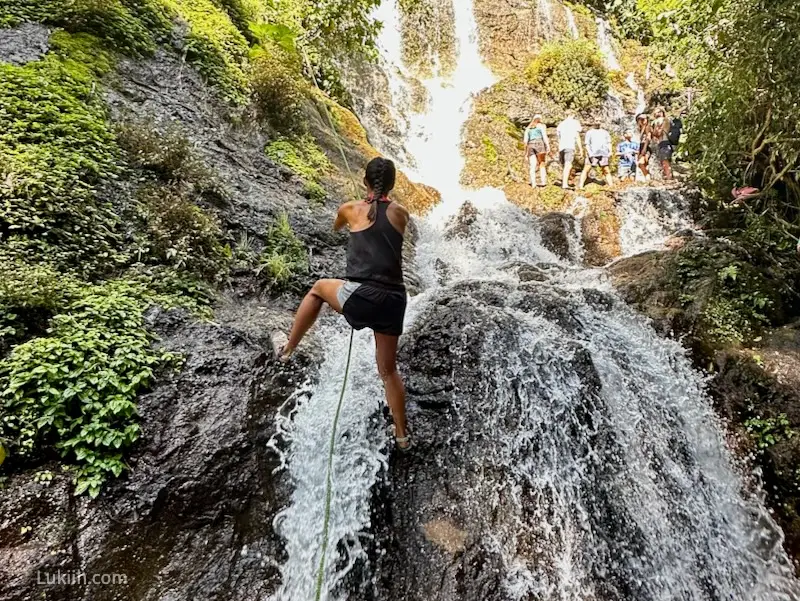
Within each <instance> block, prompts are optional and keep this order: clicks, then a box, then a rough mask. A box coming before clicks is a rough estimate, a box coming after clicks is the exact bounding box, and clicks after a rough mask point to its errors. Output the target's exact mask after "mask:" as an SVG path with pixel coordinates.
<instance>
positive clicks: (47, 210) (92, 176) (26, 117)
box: [0, 34, 119, 272]
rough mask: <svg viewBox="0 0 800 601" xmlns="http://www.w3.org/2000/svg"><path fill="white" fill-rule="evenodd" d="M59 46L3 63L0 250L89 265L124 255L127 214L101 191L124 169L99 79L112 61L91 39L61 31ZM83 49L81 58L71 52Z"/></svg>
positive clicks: (0, 91) (93, 266)
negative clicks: (120, 251) (120, 248)
mask: <svg viewBox="0 0 800 601" xmlns="http://www.w3.org/2000/svg"><path fill="white" fill-rule="evenodd" d="M56 41H57V43H58V48H59V51H57V52H54V53H50V54H48V55H47V56H46V57H45V58H44V59H43V60H41V61H36V62H32V63H29V64H27V65H25V66H22V67H15V66H11V65H5V64H4V65H0V107H1V108H0V155H2V156H3V158H4V160H3V161H2V163H0V182H2V183H0V247H4V248H5V249H6V252H9V251H10V252H12V253H15V254H17V255H18V256H37V257H39V258H47V259H48V260H49V261H51V262H53V263H54V264H56V265H59V266H61V265H63V266H67V267H71V268H74V269H78V270H81V271H83V272H94V271H97V270H99V269H101V268H108V267H109V266H110V265H113V264H114V262H115V261H116V260H117V256H116V253H115V248H116V247H117V245H118V242H119V239H118V236H117V232H116V230H117V225H118V223H117V222H118V220H117V216H116V215H115V214H114V212H113V210H112V208H111V206H110V205H109V204H108V203H106V202H103V201H102V200H100V199H99V198H98V195H97V188H98V186H99V185H100V183H101V182H102V181H103V180H105V179H109V178H113V177H114V176H115V175H116V174H117V172H118V148H117V146H116V144H115V142H114V136H113V134H112V132H111V131H110V130H109V127H108V125H107V124H106V121H105V117H106V107H105V102H104V100H103V98H102V95H101V93H100V92H99V90H97V88H96V85H95V79H94V77H95V74H96V71H97V70H98V69H102V68H104V67H105V66H106V65H108V64H109V61H110V59H109V58H108V56H107V55H106V54H105V53H104V52H103V51H102V49H101V48H100V47H99V46H97V45H94V44H93V42H92V39H91V38H90V37H88V36H70V35H69V34H60V35H59V36H58V38H56ZM70 45H72V47H73V48H79V49H80V50H81V53H79V54H78V55H77V58H78V59H81V58H82V57H83V56H84V55H85V54H88V53H89V52H90V51H93V52H94V54H95V58H94V60H93V61H92V62H89V63H88V64H83V63H81V62H78V60H75V59H73V58H67V57H66V56H64V55H62V54H61V53H62V52H64V53H66V48H67V47H68V46H70Z"/></svg>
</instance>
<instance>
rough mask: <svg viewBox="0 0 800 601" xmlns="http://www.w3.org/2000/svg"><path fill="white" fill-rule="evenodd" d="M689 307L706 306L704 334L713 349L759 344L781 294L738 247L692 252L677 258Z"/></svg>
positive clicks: (702, 321) (693, 249) (688, 250)
mask: <svg viewBox="0 0 800 601" xmlns="http://www.w3.org/2000/svg"><path fill="white" fill-rule="evenodd" d="M676 271H677V274H678V279H679V281H678V285H679V287H680V289H681V290H684V291H687V292H688V293H684V294H683V296H682V301H683V302H684V303H685V304H690V303H693V302H695V301H696V300H701V301H702V307H701V313H700V315H699V317H700V328H701V334H702V336H703V337H704V339H705V340H706V341H707V342H708V343H709V344H710V345H712V346H713V347H721V346H726V345H730V344H742V343H746V342H748V341H750V340H752V339H753V338H755V337H756V336H757V335H758V334H759V332H760V331H761V330H762V329H763V328H764V327H765V326H766V325H768V324H769V322H770V321H771V319H772V318H773V317H774V316H775V315H776V314H777V313H778V312H779V304H780V293H779V288H778V286H776V284H775V283H774V282H771V281H770V280H769V279H768V278H767V277H765V275H764V273H762V272H761V271H760V270H758V269H757V268H755V267H754V266H753V265H752V264H751V263H750V262H749V261H747V260H746V259H745V258H743V257H742V255H741V254H740V253H738V252H737V251H736V249H735V248H734V247H729V248H724V247H714V248H711V249H706V248H700V247H688V248H686V249H684V250H683V251H681V253H680V255H679V256H678V261H677V266H676Z"/></svg>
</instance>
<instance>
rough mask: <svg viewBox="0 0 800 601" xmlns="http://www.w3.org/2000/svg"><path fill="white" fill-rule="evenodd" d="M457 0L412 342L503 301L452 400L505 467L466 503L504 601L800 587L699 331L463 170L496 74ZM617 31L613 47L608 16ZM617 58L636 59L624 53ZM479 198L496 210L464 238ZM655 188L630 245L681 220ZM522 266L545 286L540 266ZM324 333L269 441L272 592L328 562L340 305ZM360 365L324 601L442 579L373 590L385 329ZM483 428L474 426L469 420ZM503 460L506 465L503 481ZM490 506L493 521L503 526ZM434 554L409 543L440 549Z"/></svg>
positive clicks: (735, 597) (393, 53)
mask: <svg viewBox="0 0 800 601" xmlns="http://www.w3.org/2000/svg"><path fill="white" fill-rule="evenodd" d="M396 2H397V0H384V1H383V4H382V6H381V9H380V10H381V14H383V15H386V16H387V17H390V13H391V12H392V11H396V10H397V6H396ZM454 14H455V20H456V23H455V25H456V33H457V38H458V42H459V57H458V65H457V67H456V69H455V70H454V72H453V73H452V74H451V75H450V76H448V77H446V78H433V79H430V80H428V81H424V82H423V84H424V86H425V88H426V89H427V91H428V93H429V96H430V101H429V103H428V106H427V110H426V112H425V113H424V114H421V115H415V116H412V117H411V118H410V119H409V126H408V129H407V132H406V134H405V136H406V139H405V140H404V142H405V147H406V148H407V149H408V151H409V153H410V154H411V155H413V158H414V164H415V165H416V167H413V166H411V167H410V168H409V169H408V174H409V176H410V177H411V178H412V179H414V180H417V181H422V182H424V183H426V184H429V185H433V186H435V187H436V188H438V189H439V190H440V192H441V193H442V199H443V200H442V203H441V204H440V205H439V206H438V207H437V208H436V209H435V210H434V211H433V212H432V213H431V214H430V215H429V216H427V217H426V218H425V219H422V220H420V222H419V230H420V235H419V241H418V243H417V266H418V269H419V275H420V279H421V281H422V284H423V292H422V293H421V294H419V295H418V296H416V297H414V298H413V299H411V302H410V304H409V311H408V314H407V316H406V322H407V323H406V325H407V328H408V329H410V330H411V331H410V332H409V334H408V336H410V337H413V336H414V327H415V325H416V326H419V325H420V324H424V323H425V320H426V319H429V318H431V317H430V316H431V315H432V314H435V311H437V310H445V311H448V310H449V311H453V309H451V308H449V307H448V305H447V303H445V304H442V303H441V302H440V301H441V300H442V298H446V299H449V298H459V299H461V301H462V302H465V303H474V304H472V305H469V306H471V307H474V308H475V310H476V311H480V312H484V313H486V314H487V315H489V316H490V319H488V321H486V323H485V324H481V326H480V327H482V328H484V330H485V342H484V343H482V346H481V348H480V349H477V350H476V349H475V348H474V345H470V344H469V341H468V340H466V338H465V342H464V344H465V345H467V347H466V349H462V348H460V347H459V348H454V349H453V353H456V356H458V353H461V352H467V350H472V351H474V352H476V353H477V357H479V361H480V364H479V366H478V367H477V369H471V370H470V371H469V372H464V373H463V374H462V375H464V377H465V378H466V377H472V378H478V379H479V380H480V389H481V390H482V391H485V393H482V394H480V395H479V396H478V397H476V398H473V397H469V399H467V397H466V396H464V395H460V394H458V393H457V392H455V391H454V392H453V393H452V399H451V402H452V403H453V414H454V416H455V418H454V420H455V421H453V422H451V423H452V427H453V428H454V430H453V432H452V433H450V434H448V436H450V437H451V444H453V445H463V446H460V447H459V448H458V449H457V451H458V452H457V453H456V455H463V456H464V457H468V458H469V462H471V463H470V466H477V468H475V467H471V468H470V469H472V471H471V472H470V473H471V474H484V473H485V474H487V475H486V476H485V477H483V476H482V477H480V478H474V477H470V478H467V477H464V478H463V479H462V480H460V482H464V483H469V484H468V486H470V487H471V488H470V489H469V490H468V491H466V492H467V493H468V494H467V495H466V496H467V497H468V498H469V501H468V502H466V503H465V507H462V508H460V513H461V514H463V515H464V516H468V515H476V516H479V517H478V518H477V519H476V520H475V524H476V525H475V527H476V528H485V530H482V531H480V532H474V533H473V534H474V535H475V536H476V538H478V539H480V540H481V544H482V545H484V546H485V547H487V548H489V549H490V550H491V552H492V553H494V554H496V556H497V557H498V558H499V559H498V563H496V564H493V566H496V571H497V572H498V574H496V578H497V581H498V582H500V583H501V585H500V589H498V590H493V591H492V592H493V596H492V599H501V598H502V599H508V601H522V600H528V599H558V600H561V601H582V600H587V599H614V601H645V600H647V601H676V600H678V599H681V600H683V599H686V600H691V601H712V600H718V601H722V600H725V601H728V600H731V601H798V599H800V596H799V594H798V591H799V590H800V588H798V583H797V581H796V580H795V579H794V577H793V574H792V570H791V567H790V565H789V562H788V559H787V558H786V556H785V554H784V552H783V549H782V547H781V544H780V542H781V536H782V535H781V533H780V530H779V529H778V528H777V526H776V525H775V524H774V523H773V522H772V520H771V519H770V517H769V515H768V513H767V512H766V510H765V509H764V507H763V505H762V504H761V503H760V501H759V499H758V498H757V497H756V496H754V495H750V494H747V493H745V492H743V491H744V486H743V483H742V481H741V479H740V477H739V476H738V475H737V472H736V470H735V469H734V467H733V465H732V461H731V458H730V456H729V454H728V451H727V449H726V447H725V444H724V440H723V436H722V430H721V426H720V425H719V423H718V421H717V420H716V418H715V417H714V413H713V409H712V407H711V403H710V400H709V399H708V398H707V397H706V395H705V393H704V390H703V386H704V381H703V378H702V377H701V376H700V375H699V374H697V373H696V372H694V371H693V370H692V368H691V364H690V362H689V360H688V359H687V357H686V356H685V353H684V351H683V349H682V348H681V347H680V345H679V344H678V343H677V342H674V341H669V340H664V339H661V338H659V337H658V336H656V334H655V333H654V331H653V329H652V328H651V327H650V326H649V324H648V323H647V322H646V320H645V319H643V318H641V317H639V316H637V315H635V314H634V313H633V311H632V310H630V309H629V308H628V307H626V306H624V304H623V303H622V302H621V301H620V300H619V299H617V298H616V297H615V296H614V294H613V291H612V290H611V289H610V288H609V284H608V283H607V282H606V280H605V278H604V276H603V274H602V273H600V272H598V271H595V270H586V269H583V268H582V267H581V266H580V265H579V264H577V263H573V262H571V261H570V260H565V259H559V258H558V257H556V256H555V255H554V254H553V253H552V252H550V251H549V250H547V249H546V248H544V246H543V244H542V239H541V236H540V233H539V222H538V220H537V219H536V218H535V217H533V216H532V215H531V214H529V213H527V212H526V211H524V210H522V209H520V208H518V207H516V206H514V205H511V204H510V203H509V202H508V201H507V200H506V199H505V196H504V195H503V193H502V192H501V191H499V190H494V189H483V190H478V191H475V190H465V189H463V188H462V186H461V185H460V183H459V181H460V175H461V170H462V169H463V167H464V158H463V156H462V154H461V151H460V144H461V136H462V128H463V125H464V123H465V122H466V119H467V118H468V116H469V111H470V110H471V107H472V98H473V96H474V95H475V94H476V93H478V92H480V91H481V90H482V89H484V88H485V87H486V86H489V85H491V84H492V83H493V82H494V78H493V77H492V74H491V72H490V71H489V70H488V69H487V68H486V66H485V65H484V64H483V61H482V59H481V56H480V53H479V50H478V43H477V27H476V22H475V18H474V15H473V2H472V0H454ZM385 22H386V23H387V25H386V27H385V28H384V30H383V33H382V34H381V40H380V44H379V46H380V49H381V53H382V60H383V61H384V65H385V66H386V68H387V76H388V77H389V78H390V79H394V81H393V82H392V84H391V85H392V89H393V90H400V89H402V85H403V83H402V72H403V65H402V61H401V54H400V45H399V43H398V41H397V36H398V32H397V30H396V29H394V27H395V25H393V24H392V23H394V22H396V21H394V22H393V21H391V19H390V18H386V19H385ZM602 31H604V32H605V34H604V35H605V36H606V37H605V38H604V39H605V40H606V42H607V43H606V48H607V49H608V50H610V41H609V38H608V32H607V27H604V28H603V30H602ZM598 37H599V38H601V37H602V36H601V35H600V32H598ZM610 59H613V60H614V62H616V59H615V58H614V57H613V51H611V52H609V54H608V55H607V60H609V61H610ZM617 66H618V65H617ZM466 200H470V201H471V203H472V205H473V206H474V207H475V208H476V209H477V211H474V210H473V211H474V212H475V214H476V217H475V218H474V219H470V220H468V223H465V224H464V225H463V231H460V230H459V233H457V234H454V233H453V232H454V229H453V227H454V226H453V223H458V219H457V218H458V217H459V216H461V215H462V214H463V212H464V210H465V208H464V207H465V201H466ZM640 201H641V202H644V201H643V200H642V199H641V198H640V199H638V200H637V199H632V200H631V201H630V202H631V204H630V211H628V212H627V213H626V216H627V219H626V224H625V226H624V228H623V229H625V228H626V227H627V228H628V229H627V230H626V231H627V232H628V233H627V234H624V236H627V238H626V240H627V242H626V245H627V247H628V248H634V247H636V246H637V245H639V246H640V247H643V246H645V245H647V244H649V243H650V242H653V240H652V238H656V239H657V238H660V237H662V236H663V235H664V230H665V229H669V227H671V225H670V224H669V223H666V224H665V225H664V226H663V227H662V228H661V229H655V230H653V229H648V227H646V225H647V224H646V223H643V221H647V220H648V219H650V220H652V221H656V222H659V223H661V221H659V220H662V221H663V219H664V218H663V216H655V217H648V214H647V211H646V210H643V209H642V208H641V206H640V205H637V204H636V203H637V202H640ZM637 206H638V207H639V208H637ZM577 208H579V207H577ZM471 210H472V209H471ZM665 211H666V212H667V213H670V211H672V209H670V208H669V207H667V208H665ZM642 214H643V215H644V217H641V218H640V217H639V215H642ZM454 218H455V221H454ZM637 220H638V221H637ZM459 227H461V226H459ZM570 246H572V243H570ZM579 255H580V253H579V252H574V253H572V256H573V257H575V258H578V259H579ZM521 266H522V267H521ZM523 267H524V269H527V271H528V272H529V273H533V274H534V275H535V276H536V278H535V281H533V282H531V281H529V278H523V276H522V275H521V273H522V271H521V270H522V269H523ZM471 291H472V292H471ZM483 292H485V293H486V294H487V295H488V296H490V297H491V298H492V299H494V300H491V301H490V302H488V301H486V300H485V298H486V297H485V296H482V295H481V294H482V293H483ZM472 294H475V295H476V296H475V298H473V297H472V296H471V295H472ZM481 299H483V300H481ZM487 302H488V304H487ZM442 307H444V309H442ZM543 307H544V308H546V310H543V309H542V308H543ZM437 308H438V309H437ZM476 327H477V326H476ZM317 334H318V336H317V338H318V340H319V341H322V342H321V346H322V351H323V352H324V358H323V360H322V363H321V366H320V373H319V374H318V376H317V377H316V378H314V379H313V380H310V381H308V382H306V383H304V384H303V385H302V386H300V387H299V388H298V390H297V392H296V393H295V395H294V397H293V398H291V399H289V401H287V403H286V405H285V407H284V408H283V410H282V411H281V412H280V416H279V418H278V424H277V425H278V434H276V436H275V438H274V439H273V440H272V441H271V443H270V444H271V446H272V447H273V448H275V449H276V451H277V452H278V453H279V454H280V457H281V469H283V470H285V471H286V473H287V474H288V476H289V478H290V480H291V482H292V484H293V487H294V492H293V494H292V497H291V500H290V503H289V505H288V506H287V507H286V508H284V509H283V511H281V512H280V514H279V515H278V517H276V520H275V527H276V531H277V532H278V533H279V534H280V536H281V537H282V538H283V539H284V540H285V543H286V557H285V560H284V562H283V564H282V565H281V566H280V570H281V575H282V583H281V587H280V589H279V590H278V591H277V592H276V593H275V595H274V596H273V597H272V599H273V601H311V600H312V599H313V591H314V587H315V577H316V568H317V566H318V564H319V560H320V556H319V553H320V542H321V538H322V521H323V508H324V500H325V480H326V465H327V457H326V453H325V449H326V448H327V444H328V441H329V438H330V435H331V423H332V419H333V413H334V411H335V407H336V403H337V401H338V396H339V391H340V386H341V382H342V377H343V374H344V367H345V362H346V356H347V343H348V337H349V332H348V330H347V328H346V325H345V324H344V323H343V322H342V320H334V319H333V318H326V319H324V320H323V323H322V324H321V325H320V326H318V331H317ZM452 342H453V346H454V347H458V346H459V342H458V341H455V340H454V341H452ZM353 360H354V364H353V367H352V370H351V381H350V382H349V386H348V391H347V393H346V397H345V402H344V405H343V413H342V416H341V423H340V430H339V433H338V438H337V447H336V453H335V456H334V460H333V483H334V486H333V497H332V505H331V507H332V511H331V519H330V545H329V547H328V553H327V556H326V558H325V574H324V590H323V597H322V598H323V599H325V600H326V601H357V600H358V599H379V600H381V601H383V599H385V600H386V601H388V600H389V598H392V599H395V598H396V599H400V598H409V599H410V598H414V599H417V598H425V596H424V594H423V593H424V592H425V591H426V590H427V587H429V586H433V585H434V583H429V582H425V583H419V587H421V588H422V589H423V592H419V591H418V592H416V593H409V596H408V597H406V596H405V593H404V592H403V593H398V594H396V595H394V596H391V597H382V596H380V595H378V594H377V593H376V592H375V591H376V590H377V587H379V586H383V584H382V583H383V581H382V579H381V575H380V574H376V573H375V571H376V570H378V569H380V568H379V567H378V566H376V565H373V564H372V563H371V561H372V560H371V557H372V556H371V555H370V546H371V545H373V544H375V542H376V541H375V540H374V539H375V538H376V537H378V536H380V535H379V533H378V531H377V530H373V529H372V528H373V524H372V519H373V518H372V515H371V512H370V509H371V502H372V495H373V491H374V490H375V488H376V485H377V484H378V483H379V482H380V481H381V479H382V478H383V477H384V476H385V474H386V473H387V464H388V458H389V452H390V446H389V445H390V444H391V443H389V440H388V438H387V436H386V434H385V432H384V428H383V418H382V416H381V413H380V410H379V405H380V403H382V399H383V391H382V388H381V385H380V383H379V380H378V378H377V375H376V370H375V366H374V346H373V344H372V341H371V336H370V334H369V333H367V332H361V333H357V334H356V336H355V343H354V348H353ZM458 373H459V374H461V373H462V372H458ZM454 377H455V375H454ZM455 384H456V386H455V390H456V391H457V390H458V382H456V383H455ZM445 394H446V393H445ZM464 394H465V395H466V393H464ZM467 425H470V427H472V428H473V431H472V434H471V436H468V434H467V433H466V432H462V431H460V430H459V428H460V427H467ZM476 428H477V429H479V430H480V431H477V432H476V431H475V429H476ZM467 438H469V439H470V440H471V441H473V442H471V443H469V444H468V443H466V442H465V439H467ZM476 444H482V445H488V446H484V447H476V446H474V445H476ZM412 453H413V451H412ZM422 463H423V462H418V464H420V467H418V468H417V469H424V467H421V464H422ZM484 468H485V471H484ZM491 474H495V476H494V478H495V479H493V478H492V476H491ZM496 474H502V475H503V478H504V480H503V481H502V482H501V484H500V485H498V480H497V479H496V478H497V476H496ZM408 502H409V503H413V499H409V500H408ZM498 509H500V510H498ZM489 514H491V515H493V516H494V517H493V518H492V519H484V517H483V516H487V515H489ZM410 519H413V514H412V518H410ZM488 524H491V527H490V526H488ZM407 526H408V527H417V526H416V525H413V524H411V525H407ZM373 550H374V548H373ZM420 551H421V550H417V549H413V550H409V552H410V554H411V555H412V556H418V557H419V559H418V561H428V560H429V559H430V557H429V556H425V555H424V554H422V553H420ZM377 552H381V551H380V549H379V550H378V551H377ZM391 559H392V558H391V556H389V557H386V558H384V559H383V560H382V562H383V563H385V562H390V561H391ZM474 569H476V570H481V569H484V568H482V567H481V566H480V565H476V566H475V568H474ZM485 569H487V570H488V569H492V570H495V567H492V566H488V567H486V568H485ZM410 584H413V583H409V585H410ZM621 591H622V592H621ZM450 598H451V597H448V598H447V599H448V600H449V599H450ZM452 598H456V597H452ZM442 599H445V597H442Z"/></svg>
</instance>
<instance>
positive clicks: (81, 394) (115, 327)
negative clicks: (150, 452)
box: [0, 281, 174, 497]
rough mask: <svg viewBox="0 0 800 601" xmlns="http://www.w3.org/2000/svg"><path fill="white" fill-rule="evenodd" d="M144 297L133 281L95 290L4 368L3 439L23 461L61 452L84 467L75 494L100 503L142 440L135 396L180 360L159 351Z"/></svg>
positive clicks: (0, 373)
mask: <svg viewBox="0 0 800 601" xmlns="http://www.w3.org/2000/svg"><path fill="white" fill-rule="evenodd" d="M143 298H146V291H145V290H143V289H142V288H140V287H138V286H136V285H134V284H132V283H130V282H125V281H116V282H109V283H107V284H104V285H101V286H92V287H89V288H87V289H85V290H84V291H83V292H82V294H80V295H79V297H78V298H77V299H76V300H74V301H73V302H72V303H71V304H70V305H69V306H68V307H67V309H66V311H65V312H64V313H62V314H60V315H57V316H56V317H55V318H54V319H53V321H52V328H51V330H50V334H49V335H48V336H46V337H41V338H35V339H33V340H31V341H29V342H26V343H23V344H20V345H18V346H16V347H15V348H14V349H13V351H12V352H11V354H10V355H9V356H8V357H7V358H5V359H4V360H3V361H2V362H0V390H2V392H0V399H1V400H2V404H3V418H2V422H0V437H2V438H4V439H7V440H9V441H11V451H12V454H13V455H16V456H19V457H20V458H22V459H31V458H36V457H37V456H40V455H41V454H42V453H46V452H47V450H48V449H49V448H54V449H56V450H58V451H59V452H60V453H61V455H62V456H63V457H64V458H65V459H66V460H68V461H70V462H73V463H75V464H77V466H78V470H77V475H76V483H77V488H76V494H81V493H82V492H84V491H86V490H88V491H89V494H90V495H91V496H93V497H94V496H97V494H98V493H99V492H100V487H101V485H102V483H103V481H104V480H105V479H106V478H107V477H109V476H110V475H114V476H118V475H119V474H120V473H121V472H122V471H123V470H124V469H125V464H124V462H123V459H122V455H123V452H124V450H125V449H126V448H128V447H130V446H131V445H132V444H133V443H134V442H135V441H136V440H137V439H138V438H139V426H138V424H137V423H136V417H137V412H136V405H135V403H134V400H135V398H136V394H137V393H138V392H139V391H140V390H142V389H144V388H146V387H147V386H148V385H149V384H150V382H151V381H152V379H153V374H154V370H155V369H156V368H157V367H158V366H160V365H164V364H165V363H166V362H168V361H170V360H173V359H174V357H173V356H172V355H170V354H169V353H166V352H164V351H159V350H155V349H153V348H152V346H151V342H152V339H151V337H150V336H149V335H148V334H147V331H146V329H145V328H144V323H143V318H142V313H143V311H144V308H145V303H144V302H143Z"/></svg>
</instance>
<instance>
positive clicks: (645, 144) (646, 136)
mask: <svg viewBox="0 0 800 601" xmlns="http://www.w3.org/2000/svg"><path fill="white" fill-rule="evenodd" d="M636 127H637V129H638V133H639V157H638V158H637V160H636V164H637V165H638V166H639V173H640V174H641V176H642V179H643V180H644V181H648V180H649V179H650V118H649V117H648V116H647V115H645V114H644V113H642V114H640V115H637V116H636Z"/></svg>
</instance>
